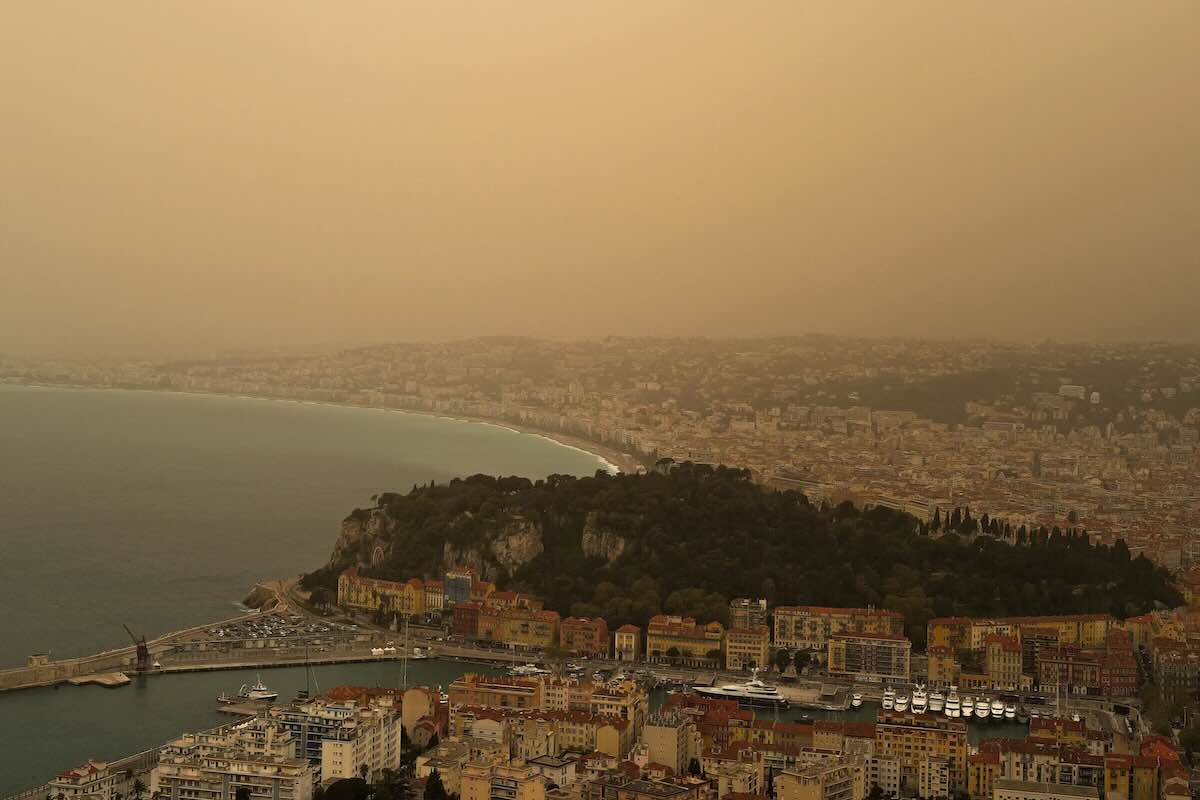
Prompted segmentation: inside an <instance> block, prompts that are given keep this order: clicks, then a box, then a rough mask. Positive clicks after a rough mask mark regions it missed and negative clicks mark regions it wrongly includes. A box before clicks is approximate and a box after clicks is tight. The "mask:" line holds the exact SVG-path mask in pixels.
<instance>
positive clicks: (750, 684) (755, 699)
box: [692, 670, 789, 708]
mask: <svg viewBox="0 0 1200 800" xmlns="http://www.w3.org/2000/svg"><path fill="white" fill-rule="evenodd" d="M692 691H693V692H695V693H696V694H700V695H704V696H705V697H715V698H718V699H720V700H736V701H737V702H738V704H739V705H743V706H765V707H767V708H787V707H788V705H789V703H788V700H787V698H786V697H784V696H783V695H782V694H780V693H779V690H778V689H776V688H775V687H774V686H770V685H768V684H766V683H764V682H763V681H761V680H759V678H758V670H754V671H753V673H752V675H751V678H750V680H748V681H746V682H745V683H727V684H724V685H722V686H693V687H692Z"/></svg>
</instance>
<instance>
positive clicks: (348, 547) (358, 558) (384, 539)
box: [329, 508, 393, 568]
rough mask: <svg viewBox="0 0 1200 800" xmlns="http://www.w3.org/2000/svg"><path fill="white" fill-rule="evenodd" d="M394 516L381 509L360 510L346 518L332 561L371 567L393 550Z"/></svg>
mask: <svg viewBox="0 0 1200 800" xmlns="http://www.w3.org/2000/svg"><path fill="white" fill-rule="evenodd" d="M392 527H393V523H392V520H391V519H390V518H389V517H388V516H387V514H386V513H384V512H383V511H381V510H380V509H377V508H376V509H371V510H370V511H361V510H360V511H356V512H354V513H353V514H351V515H350V516H348V517H346V519H344V520H342V532H341V534H340V535H339V536H338V538H337V542H335V543H334V546H333V555H332V556H330V558H329V563H330V564H336V565H338V566H340V567H343V568H344V567H351V566H354V567H368V566H372V565H374V564H379V563H381V562H382V561H383V560H384V559H386V558H387V556H388V555H389V554H390V553H391V542H390V538H391V537H390V535H389V534H390V533H391V529H392Z"/></svg>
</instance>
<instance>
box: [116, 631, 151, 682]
mask: <svg viewBox="0 0 1200 800" xmlns="http://www.w3.org/2000/svg"><path fill="white" fill-rule="evenodd" d="M121 627H122V628H124V629H125V632H126V633H128V634H129V638H130V639H132V640H133V644H134V646H135V647H137V671H138V672H146V671H147V670H149V669H150V648H149V647H147V646H146V637H145V636H143V637H141V638H140V639H139V638H138V637H137V636H134V635H133V631H131V630H129V626H128V625H126V624H124V623H122V624H121Z"/></svg>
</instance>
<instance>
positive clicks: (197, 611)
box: [0, 386, 600, 713]
mask: <svg viewBox="0 0 1200 800" xmlns="http://www.w3.org/2000/svg"><path fill="white" fill-rule="evenodd" d="M599 465H600V462H599V461H598V459H597V458H595V457H593V456H591V455H589V454H586V453H583V452H580V451H578V450H574V449H571V448H567V447H562V446H559V445H557V444H554V443H552V442H549V441H547V440H545V439H542V438H539V437H536V436H530V435H526V434H518V433H514V432H512V431H509V430H505V429H503V428H498V427H495V426H490V425H481V424H474V423H467V422H458V421H453V420H444V419H437V418H434V417H427V416H419V415H406V414H397V413H392V412H387V411H376V410H371V409H360V408H342V407H335V406H324V405H311V404H302V403H287V402H277V401H269V400H251V399H241V398H226V397H211V396H201V395H182V394H157V393H151V392H126V391H101V390H94V391H93V390H73V389H41V388H24V387H3V386H0V666H8V665H14V664H20V663H23V661H24V659H25V658H26V656H27V655H29V654H30V653H39V652H47V651H49V652H51V653H52V654H53V655H54V656H55V657H60V656H62V657H65V656H72V655H81V654H85V653H89V652H94V651H96V650H99V649H103V648H106V647H111V646H116V645H122V644H125V643H127V642H128V639H127V637H126V634H125V632H124V630H123V629H122V627H121V626H122V624H123V623H124V624H127V625H129V626H130V627H131V628H132V629H133V630H134V631H135V632H137V633H139V634H141V633H145V634H148V635H150V636H154V635H156V634H160V633H163V632H164V631H167V630H171V629H174V628H178V627H182V626H186V625H190V624H197V623H201V622H206V621H209V620H215V619H221V618H224V617H228V616H232V615H233V614H235V613H237V609H236V608H235V605H236V603H237V602H238V601H239V600H241V599H242V598H243V597H245V595H246V594H247V593H248V591H249V589H250V588H251V587H252V585H253V584H254V582H255V581H257V580H260V579H264V578H276V577H284V576H289V575H296V574H298V573H300V572H302V571H306V570H309V569H313V568H315V567H318V566H320V565H321V564H323V563H324V562H325V560H326V559H327V558H328V555H329V552H330V550H331V549H332V547H333V543H334V540H335V538H336V536H337V533H338V531H339V526H340V523H341V520H342V518H343V517H345V516H346V514H347V513H348V512H349V511H350V510H351V509H353V508H354V507H355V506H365V505H369V504H370V498H371V495H372V494H375V493H377V492H381V491H385V490H399V491H407V490H408V489H409V488H410V487H411V486H412V485H413V484H414V483H421V482H428V481H430V480H437V481H445V480H448V479H450V478H452V477H455V476H459V475H470V474H475V473H480V472H483V473H490V474H506V475H514V474H515V475H525V476H529V477H543V476H545V475H548V474H550V473H554V472H560V473H572V474H579V475H584V474H591V473H593V472H594V471H595V470H596V469H597V467H598V466H599ZM0 700H2V698H0ZM2 709H3V706H2V704H0V713H2Z"/></svg>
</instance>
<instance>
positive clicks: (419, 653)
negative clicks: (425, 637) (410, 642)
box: [410, 647, 429, 661]
mask: <svg viewBox="0 0 1200 800" xmlns="http://www.w3.org/2000/svg"><path fill="white" fill-rule="evenodd" d="M410 658H412V660H413V661H424V660H425V659H427V658H429V651H428V650H426V649H425V648H423V647H414V648H413V651H412V656H410Z"/></svg>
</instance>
